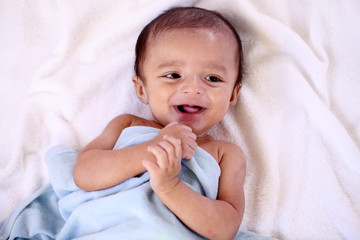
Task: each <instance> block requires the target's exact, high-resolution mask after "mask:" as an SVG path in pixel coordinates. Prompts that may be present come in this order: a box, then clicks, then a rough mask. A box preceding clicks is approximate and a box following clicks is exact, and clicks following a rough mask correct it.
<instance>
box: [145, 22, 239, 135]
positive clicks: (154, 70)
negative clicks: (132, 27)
mask: <svg viewBox="0 0 360 240" xmlns="http://www.w3.org/2000/svg"><path fill="white" fill-rule="evenodd" d="M237 61H238V59H237V55H236V45H235V42H234V41H232V40H231V39H229V38H228V37H226V36H224V34H221V33H218V34H214V33H213V32H211V31H209V30H195V29H194V30H189V29H175V30H170V31H167V32H165V33H161V34H159V35H158V36H157V37H156V38H155V39H152V41H151V42H150V44H149V46H148V50H147V54H146V59H145V61H144V64H143V77H144V79H142V83H143V86H141V88H142V90H143V96H142V97H143V101H144V102H145V103H147V104H149V106H150V109H151V112H152V114H153V116H154V119H155V121H157V122H158V123H160V124H161V125H163V126H166V125H167V124H168V123H170V122H172V121H177V122H179V123H182V124H185V125H188V126H190V127H191V128H192V129H193V131H194V132H195V133H196V134H197V135H198V136H202V135H204V134H206V133H207V132H208V131H209V129H210V128H211V127H212V126H214V125H215V124H216V123H218V122H219V121H220V120H221V119H222V118H223V117H224V115H225V114H226V112H227V110H228V109H229V107H231V106H233V105H234V104H235V103H236V99H237V95H238V90H239V88H235V89H234V85H235V81H236V78H237V73H238V68H237V67H238V62H237ZM138 94H139V92H138ZM140 94H141V93H140Z"/></svg>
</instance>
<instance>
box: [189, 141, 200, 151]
mask: <svg viewBox="0 0 360 240" xmlns="http://www.w3.org/2000/svg"><path fill="white" fill-rule="evenodd" d="M187 145H188V147H189V148H191V150H195V149H196V148H197V146H198V144H197V142H195V141H190V142H189V143H188V144H187Z"/></svg>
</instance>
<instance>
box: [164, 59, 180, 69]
mask: <svg viewBox="0 0 360 240" xmlns="http://www.w3.org/2000/svg"><path fill="white" fill-rule="evenodd" d="M184 64H185V62H183V61H178V60H175V61H169V62H164V63H161V64H160V65H159V66H158V67H157V68H158V69H161V68H167V67H174V66H181V65H184Z"/></svg>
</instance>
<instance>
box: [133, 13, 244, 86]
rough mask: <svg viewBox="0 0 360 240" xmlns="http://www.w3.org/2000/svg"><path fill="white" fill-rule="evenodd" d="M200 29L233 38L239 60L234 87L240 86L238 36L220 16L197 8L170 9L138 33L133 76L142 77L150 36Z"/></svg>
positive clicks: (241, 56) (240, 54)
mask: <svg viewBox="0 0 360 240" xmlns="http://www.w3.org/2000/svg"><path fill="white" fill-rule="evenodd" d="M181 28H201V29H209V30H212V31H214V32H229V31H228V30H230V35H232V37H234V38H235V41H236V44H237V55H238V58H239V59H238V60H239V69H238V76H237V79H236V83H235V86H237V85H239V84H241V82H242V78H243V61H244V60H243V52H242V45H241V39H240V36H239V34H238V33H237V32H236V30H235V28H234V26H233V25H231V23H230V22H229V21H228V20H227V19H226V18H224V17H223V16H222V15H221V14H219V13H217V12H215V11H210V10H206V9H202V8H197V7H177V8H172V9H169V10H167V11H165V12H164V13H162V14H161V15H159V16H158V17H157V18H155V19H154V20H152V21H151V22H150V23H149V24H148V25H146V26H145V28H144V29H143V30H142V32H141V33H140V35H139V37H138V39H137V42H136V48H135V54H136V58H135V66H134V69H135V74H136V75H138V76H140V77H142V72H141V68H142V64H143V63H144V61H145V58H146V50H147V46H148V43H149V42H148V41H149V38H150V36H151V37H155V36H156V35H157V34H159V33H160V32H163V31H166V30H170V29H181Z"/></svg>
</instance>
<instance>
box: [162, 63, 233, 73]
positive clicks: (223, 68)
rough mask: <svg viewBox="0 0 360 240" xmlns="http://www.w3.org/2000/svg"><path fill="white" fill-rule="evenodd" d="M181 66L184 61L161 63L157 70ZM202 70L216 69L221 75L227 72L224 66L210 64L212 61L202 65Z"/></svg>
mask: <svg viewBox="0 0 360 240" xmlns="http://www.w3.org/2000/svg"><path fill="white" fill-rule="evenodd" d="M182 65H185V62H184V61H179V60H174V61H169V62H164V63H161V64H159V65H158V67H157V68H158V69H162V68H167V67H174V66H175V67H176V66H182ZM204 68H210V69H216V70H218V71H221V72H223V73H227V72H228V70H227V68H226V67H225V66H224V65H222V64H218V63H216V62H212V61H209V62H206V63H205V64H204Z"/></svg>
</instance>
